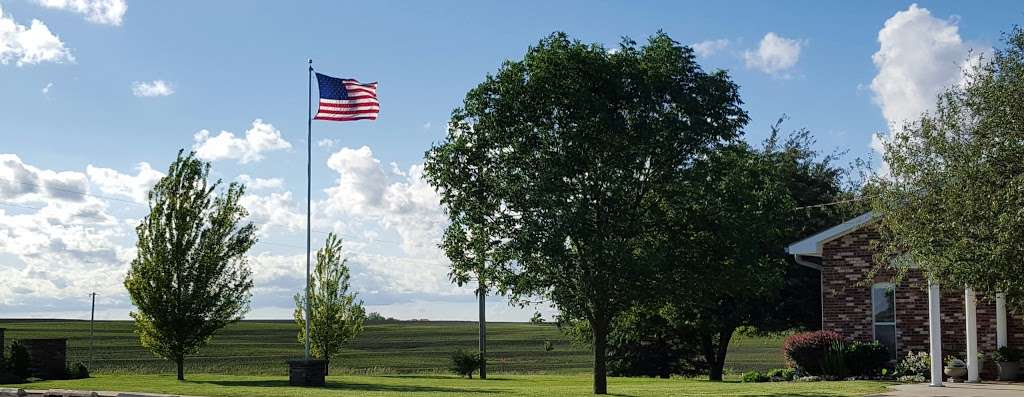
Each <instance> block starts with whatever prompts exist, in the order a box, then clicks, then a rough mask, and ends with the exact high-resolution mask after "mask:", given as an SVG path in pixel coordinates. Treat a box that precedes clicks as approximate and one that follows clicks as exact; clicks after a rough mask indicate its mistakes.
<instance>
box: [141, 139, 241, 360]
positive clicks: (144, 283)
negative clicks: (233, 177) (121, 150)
mask: <svg viewBox="0 0 1024 397" xmlns="http://www.w3.org/2000/svg"><path fill="white" fill-rule="evenodd" d="M209 173H210V164H209V163H205V162H203V161H201V160H199V159H197V158H196V157H195V154H194V153H189V154H188V155H183V151H179V152H178V158H177V159H176V160H175V161H174V163H172V164H171V167H170V169H169V170H168V172H167V176H165V177H163V178H162V179H161V180H160V181H159V182H157V184H156V186H154V187H153V189H152V190H151V191H150V192H149V208H150V210H149V215H147V216H146V217H145V218H143V219H142V222H141V223H140V224H139V226H138V227H137V228H136V232H137V233H138V243H137V244H136V246H137V248H138V254H137V256H136V258H135V259H134V260H132V263H131V268H130V269H129V270H128V276H127V277H126V278H125V280H124V286H125V288H126V289H127V290H128V295H129V296H130V297H131V300H132V304H134V305H135V307H136V309H137V310H135V311H133V312H132V313H131V316H132V318H134V319H135V333H136V334H137V335H138V336H139V340H140V341H141V343H142V345H143V346H144V347H146V348H147V349H149V350H150V351H152V352H153V353H154V354H156V355H158V356H160V357H163V358H166V359H169V360H173V361H174V362H175V364H177V367H178V380H184V379H185V373H184V362H185V356H186V355H189V354H193V353H195V352H197V351H198V350H199V348H200V347H202V346H203V345H205V344H206V343H207V342H208V341H209V340H210V338H211V337H212V336H213V334H214V333H216V332H217V330H219V329H221V328H223V327H224V326H226V325H228V324H231V323H234V322H237V321H238V320H241V319H242V316H243V315H244V314H245V313H246V312H247V311H248V310H249V300H250V298H251V297H252V295H251V293H250V290H251V289H252V286H253V284H252V277H251V272H250V271H249V268H248V266H247V264H246V259H245V253H246V252H247V251H248V250H249V248H251V247H252V246H253V244H255V243H256V234H255V232H256V229H255V227H254V226H253V225H252V223H248V224H244V225H242V219H243V218H245V217H246V216H247V215H248V213H247V212H246V210H245V208H243V207H242V205H241V204H240V203H239V201H238V200H239V198H241V197H242V195H243V194H244V193H245V186H244V185H241V184H237V183H232V184H230V185H228V189H227V191H225V192H223V193H222V194H220V195H216V194H215V192H216V191H217V190H218V188H219V187H220V186H221V181H220V180H218V181H216V182H214V183H213V184H212V185H209V184H208V183H207V177H208V176H209Z"/></svg>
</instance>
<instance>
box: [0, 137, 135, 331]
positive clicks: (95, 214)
mask: <svg viewBox="0 0 1024 397" xmlns="http://www.w3.org/2000/svg"><path fill="white" fill-rule="evenodd" d="M83 193H84V194H83ZM12 203H17V204H18V205H11V204H12ZM38 205H42V206H41V207H38ZM130 230H131V227H130V226H129V225H128V224H127V223H125V222H121V221H119V220H118V219H117V218H115V217H114V216H112V215H110V214H109V213H107V204H106V203H105V202H104V201H102V200H101V199H100V198H98V197H95V196H92V195H90V194H89V184H88V182H87V177H86V175H85V174H84V173H81V172H75V171H53V170H46V169H40V168H37V167H34V166H32V165H29V164H26V163H24V162H22V161H21V159H20V158H19V157H18V156H16V155H13V154H2V155H0V257H2V258H5V259H6V258H12V259H15V260H2V261H0V280H4V281H5V283H7V285H8V286H10V287H12V288H0V306H3V307H4V310H5V312H6V311H7V310H12V309H10V308H16V307H30V308H32V309H33V310H47V308H48V307H49V308H59V307H60V305H59V303H60V302H61V301H64V300H68V299H71V300H74V299H75V298H76V297H81V298H84V297H85V296H86V294H88V292H91V291H98V292H100V293H101V294H104V295H105V296H107V297H112V296H115V295H119V296H124V291H123V288H122V287H121V285H120V283H118V282H111V281H110V277H111V275H112V274H123V272H124V269H125V267H126V266H127V263H128V261H129V260H130V259H131V257H132V256H133V253H134V248H132V247H131V245H130V244H124V243H123V242H124V237H125V236H126V235H128V234H130Z"/></svg>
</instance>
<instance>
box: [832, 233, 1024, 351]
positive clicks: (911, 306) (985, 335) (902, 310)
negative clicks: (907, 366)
mask: <svg viewBox="0 0 1024 397" xmlns="http://www.w3.org/2000/svg"><path fill="white" fill-rule="evenodd" d="M877 239H878V232H877V230H876V229H875V228H874V227H872V226H870V225H868V226H865V227H862V228H861V229H859V230H856V231H854V232H851V233H849V234H847V235H845V236H842V237H840V238H838V239H835V240H833V241H829V242H827V243H825V245H824V246H823V247H822V256H823V257H822V267H823V270H822V277H823V284H824V285H823V289H822V295H823V297H822V298H823V299H822V301H823V305H822V323H823V324H822V325H823V328H824V329H826V330H834V331H837V332H839V333H841V334H843V335H844V336H847V337H851V338H853V339H856V340H861V341H870V340H871V338H872V335H873V331H872V322H871V284H874V283H878V282H888V281H890V277H891V273H888V272H879V274H877V275H876V276H875V278H874V280H871V282H867V280H866V279H867V276H868V273H869V271H870V270H871V268H872V267H873V266H874V265H873V263H874V261H873V258H872V255H873V252H872V251H871V245H872V243H873V241H876V240H877ZM940 305H941V311H942V350H943V354H944V355H945V354H954V353H963V352H965V351H966V350H967V344H966V343H967V341H966V334H965V332H966V320H965V319H964V292H963V290H962V289H958V290H944V291H943V294H942V301H941V303H940ZM977 310H978V350H979V351H981V352H991V351H992V350H994V349H995V347H996V315H995V313H996V305H995V301H994V300H991V299H986V298H985V297H983V296H980V295H979V296H978V305H977ZM1007 317H1008V320H1009V321H1008V324H1007V333H1008V339H1009V340H1008V343H1009V345H1011V346H1017V347H1024V317H1022V316H1019V315H1017V316H1015V315H1013V314H1012V313H1008V316H1007ZM896 332H897V349H898V350H899V351H898V354H899V356H900V357H902V356H905V355H906V354H907V352H908V351H914V352H917V351H928V290H927V280H925V279H924V277H923V276H922V274H921V273H920V272H919V271H916V270H911V271H910V272H909V274H908V275H907V276H906V277H905V278H904V279H903V281H902V283H900V284H899V285H897V286H896Z"/></svg>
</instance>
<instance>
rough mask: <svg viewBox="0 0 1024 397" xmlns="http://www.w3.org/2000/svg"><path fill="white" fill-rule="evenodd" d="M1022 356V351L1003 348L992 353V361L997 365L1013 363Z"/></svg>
mask: <svg viewBox="0 0 1024 397" xmlns="http://www.w3.org/2000/svg"><path fill="white" fill-rule="evenodd" d="M1022 356H1024V351H1021V349H1018V348H1016V347H1009V346H1003V347H1000V348H998V349H996V351H995V352H993V353H992V360H993V361H995V362H997V363H1015V362H1018V361H1020V359H1021V358H1022Z"/></svg>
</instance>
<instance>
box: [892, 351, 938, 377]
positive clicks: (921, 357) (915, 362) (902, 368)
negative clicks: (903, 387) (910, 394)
mask: <svg viewBox="0 0 1024 397" xmlns="http://www.w3.org/2000/svg"><path fill="white" fill-rule="evenodd" d="M930 368H931V356H929V355H928V353H925V352H917V353H914V352H909V353H907V356H906V357H904V358H903V359H902V360H900V362H899V364H896V376H897V379H898V380H899V381H900V382H916V381H917V380H918V379H924V378H925V377H926V376H928V372H929V370H930ZM922 382H923V381H922Z"/></svg>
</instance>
